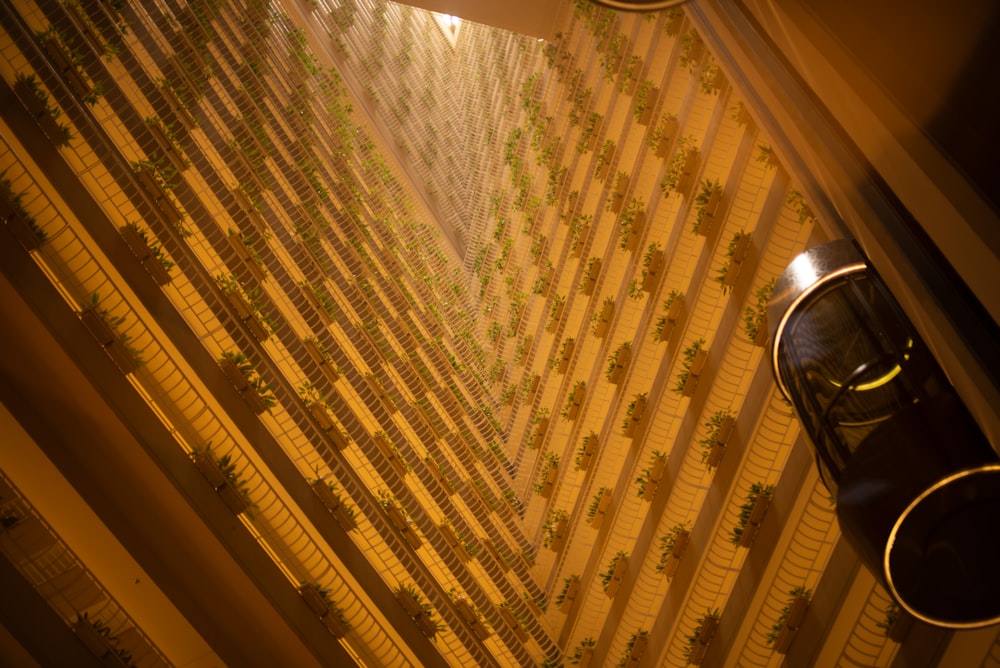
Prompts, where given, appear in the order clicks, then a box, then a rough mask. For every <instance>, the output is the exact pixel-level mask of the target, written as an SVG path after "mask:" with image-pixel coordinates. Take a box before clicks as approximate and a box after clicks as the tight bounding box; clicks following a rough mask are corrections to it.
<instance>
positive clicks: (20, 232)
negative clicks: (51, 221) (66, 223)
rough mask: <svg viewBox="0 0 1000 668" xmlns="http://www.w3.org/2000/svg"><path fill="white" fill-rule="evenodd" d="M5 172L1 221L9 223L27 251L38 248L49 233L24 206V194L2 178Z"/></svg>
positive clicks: (0, 182) (1, 187) (0, 174)
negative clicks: (16, 190)
mask: <svg viewBox="0 0 1000 668" xmlns="http://www.w3.org/2000/svg"><path fill="white" fill-rule="evenodd" d="M4 174H6V171H4V172H0V221H2V222H4V223H6V224H7V228H8V229H9V230H10V231H11V232H12V233H13V234H14V237H15V238H16V239H17V240H18V242H19V243H20V244H21V246H22V247H23V248H24V249H25V250H26V251H29V252H30V251H33V250H37V249H38V248H40V247H41V245H42V244H43V243H45V240H46V238H47V235H46V234H45V231H44V230H43V229H42V228H41V227H39V225H38V223H37V222H36V221H35V218H34V216H32V215H31V214H30V213H28V210H27V209H25V208H24V204H23V203H22V200H23V199H24V194H23V193H18V194H14V190H13V188H12V186H11V183H10V181H9V180H7V179H4V178H2V177H3V176H4Z"/></svg>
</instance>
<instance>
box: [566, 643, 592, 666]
mask: <svg viewBox="0 0 1000 668" xmlns="http://www.w3.org/2000/svg"><path fill="white" fill-rule="evenodd" d="M596 644H597V641H596V640H594V639H593V638H592V637H590V636H587V637H586V638H584V639H583V640H581V641H580V643H579V644H578V645H577V646H576V648H575V649H574V650H573V653H572V654H570V655H569V656H568V657H567V658H568V659H569V662H570V664H572V665H574V666H580V668H589V667H590V663H591V661H593V660H594V645H596Z"/></svg>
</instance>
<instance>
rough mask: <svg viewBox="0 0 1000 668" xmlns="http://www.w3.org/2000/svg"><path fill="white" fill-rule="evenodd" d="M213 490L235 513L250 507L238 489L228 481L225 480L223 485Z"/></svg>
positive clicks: (238, 513)
mask: <svg viewBox="0 0 1000 668" xmlns="http://www.w3.org/2000/svg"><path fill="white" fill-rule="evenodd" d="M215 491H216V493H217V494H218V495H219V496H220V497H221V498H222V500H223V501H224V502H225V504H226V505H227V506H228V507H229V509H230V510H231V511H233V514H235V515H240V514H242V513H245V512H246V511H247V510H248V509H249V507H250V506H249V504H248V503H247V500H246V498H244V496H243V494H242V493H241V492H240V490H238V489H236V488H235V487H233V486H232V485H231V484H229V482H226V484H225V485H223V486H222V487H220V488H218V489H217V490H215Z"/></svg>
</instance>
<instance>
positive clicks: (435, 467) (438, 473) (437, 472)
mask: <svg viewBox="0 0 1000 668" xmlns="http://www.w3.org/2000/svg"><path fill="white" fill-rule="evenodd" d="M424 463H425V464H427V470H428V471H430V473H431V477H432V478H434V479H435V480H437V481H438V484H440V485H441V487H442V488H443V489H444V491H445V493H446V494H448V496H451V495H452V494H454V493H455V486H454V485H453V484H452V483H451V479H450V478H449V477H448V474H447V473H445V471H444V469H443V468H441V465H440V464H438V463H437V461H436V460H435V459H434V457H433V455H427V456H426V457H424Z"/></svg>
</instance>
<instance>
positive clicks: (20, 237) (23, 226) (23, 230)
mask: <svg viewBox="0 0 1000 668" xmlns="http://www.w3.org/2000/svg"><path fill="white" fill-rule="evenodd" d="M7 229H8V230H10V231H11V233H12V234H13V235H14V238H15V239H17V241H18V243H20V244H21V246H22V247H23V248H24V250H26V251H29V252H31V251H33V250H37V249H38V248H39V247H40V246H41V245H42V238H41V237H40V236H39V235H38V233H37V232H35V230H34V228H33V227H31V225H30V224H29V223H28V221H27V220H25V219H24V217H23V216H22V215H21V214H20V212H18V211H13V210H12V211H11V213H10V215H9V216H7Z"/></svg>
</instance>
